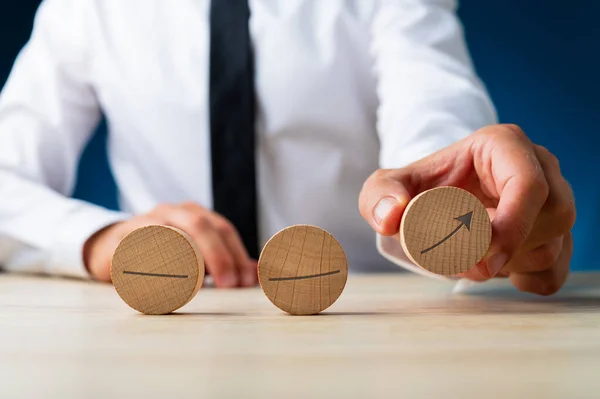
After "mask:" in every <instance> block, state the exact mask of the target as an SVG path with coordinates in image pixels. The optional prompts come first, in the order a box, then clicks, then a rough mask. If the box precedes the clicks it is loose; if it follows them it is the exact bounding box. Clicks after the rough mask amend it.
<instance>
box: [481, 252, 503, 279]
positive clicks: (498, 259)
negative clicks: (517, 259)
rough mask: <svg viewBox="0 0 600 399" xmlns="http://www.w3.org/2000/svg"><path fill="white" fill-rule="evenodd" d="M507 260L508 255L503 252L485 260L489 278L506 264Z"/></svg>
mask: <svg viewBox="0 0 600 399" xmlns="http://www.w3.org/2000/svg"><path fill="white" fill-rule="evenodd" d="M506 262H508V255H507V254H504V253H499V254H496V255H492V257H491V258H490V259H489V260H488V261H487V265H486V266H487V271H488V273H489V274H490V276H489V277H490V278H492V277H494V276H495V275H496V274H498V272H499V271H500V270H501V269H502V268H503V267H504V265H506Z"/></svg>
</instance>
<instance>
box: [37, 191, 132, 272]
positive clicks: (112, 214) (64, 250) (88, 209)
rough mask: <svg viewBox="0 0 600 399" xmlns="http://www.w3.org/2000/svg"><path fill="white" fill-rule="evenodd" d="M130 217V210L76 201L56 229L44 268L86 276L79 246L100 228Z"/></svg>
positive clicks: (81, 247)
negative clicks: (128, 211) (109, 208)
mask: <svg viewBox="0 0 600 399" xmlns="http://www.w3.org/2000/svg"><path fill="white" fill-rule="evenodd" d="M78 202H79V201H78ZM130 217H131V215H130V214H127V213H124V212H116V211H111V210H108V209H105V208H102V207H99V206H95V205H91V204H89V203H85V202H82V201H81V202H79V204H77V206H75V207H73V209H71V210H70V212H69V214H68V215H67V216H66V217H65V218H64V219H63V220H62V221H61V226H60V228H59V229H58V231H56V234H55V236H54V239H53V240H52V242H53V245H52V247H51V248H50V251H51V253H52V255H51V256H50V258H49V261H48V264H47V266H46V272H48V273H50V274H57V275H62V276H68V277H79V278H89V277H90V275H89V273H88V271H87V268H86V267H85V264H84V262H83V246H84V244H85V242H86V241H87V239H88V238H90V237H91V236H92V235H93V234H94V233H96V232H97V231H99V230H100V229H102V228H104V227H107V226H109V225H111V224H114V223H117V222H120V221H123V220H126V219H129V218H130Z"/></svg>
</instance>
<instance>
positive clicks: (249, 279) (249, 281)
mask: <svg viewBox="0 0 600 399" xmlns="http://www.w3.org/2000/svg"><path fill="white" fill-rule="evenodd" d="M255 283H256V278H255V276H254V275H253V274H251V273H246V274H243V275H242V285H243V286H244V287H251V286H253V285H254V284H255Z"/></svg>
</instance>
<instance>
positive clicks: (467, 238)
mask: <svg viewBox="0 0 600 399" xmlns="http://www.w3.org/2000/svg"><path fill="white" fill-rule="evenodd" d="M491 239H492V224H491V222H490V218H489V215H488V213H487V211H486V209H485V207H484V206H483V204H482V203H481V202H480V201H479V200H478V199H477V197H475V196H474V195H473V194H471V193H469V192H468V191H465V190H462V189H460V188H456V187H438V188H434V189H432V190H428V191H425V192H423V193H421V194H419V195H418V196H416V197H415V198H414V199H413V200H412V201H411V202H410V203H409V204H408V206H407V207H406V210H405V211H404V215H403V216H402V222H401V224H400V241H401V243H402V246H403V248H404V251H405V252H406V255H407V256H408V257H409V258H410V259H411V260H412V261H413V262H414V263H415V264H417V265H418V266H421V267H422V268H424V269H426V270H429V271H431V272H433V273H436V274H441V275H444V276H452V275H457V274H460V273H464V272H466V271H467V270H469V269H470V268H472V267H473V266H475V265H476V264H477V263H478V262H479V261H480V260H481V259H482V258H483V256H484V255H485V254H486V252H487V250H488V248H489V246H490V241H491Z"/></svg>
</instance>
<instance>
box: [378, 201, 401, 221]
mask: <svg viewBox="0 0 600 399" xmlns="http://www.w3.org/2000/svg"><path fill="white" fill-rule="evenodd" d="M396 205H398V200H396V199H395V198H393V197H385V198H382V199H380V200H379V202H378V203H377V205H375V209H373V218H374V219H375V223H377V224H378V225H380V226H381V223H383V221H384V220H385V218H387V216H388V215H389V214H390V211H391V210H392V209H394V207H395V206H396Z"/></svg>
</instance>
